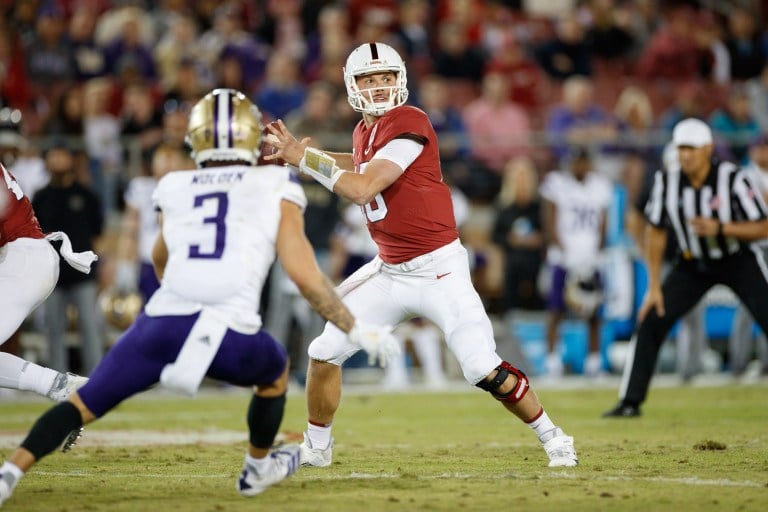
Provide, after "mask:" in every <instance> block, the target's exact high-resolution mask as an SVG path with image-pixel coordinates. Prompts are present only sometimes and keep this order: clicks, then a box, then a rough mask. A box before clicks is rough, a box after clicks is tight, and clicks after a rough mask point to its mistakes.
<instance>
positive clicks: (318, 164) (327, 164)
mask: <svg viewBox="0 0 768 512" xmlns="http://www.w3.org/2000/svg"><path fill="white" fill-rule="evenodd" d="M299 170H300V171H301V172H303V173H305V174H308V175H310V176H311V177H312V178H313V179H314V180H315V181H317V182H318V183H319V184H321V185H322V186H324V187H325V188H327V189H328V190H330V191H331V192H333V187H334V186H335V185H336V182H337V181H339V178H341V175H342V174H344V173H345V172H347V171H345V170H343V169H339V168H338V167H337V166H336V159H335V158H333V157H332V156H330V155H328V154H326V153H323V152H322V151H320V150H319V149H315V148H311V147H308V148H307V149H306V150H305V151H304V157H303V158H302V159H301V162H299Z"/></svg>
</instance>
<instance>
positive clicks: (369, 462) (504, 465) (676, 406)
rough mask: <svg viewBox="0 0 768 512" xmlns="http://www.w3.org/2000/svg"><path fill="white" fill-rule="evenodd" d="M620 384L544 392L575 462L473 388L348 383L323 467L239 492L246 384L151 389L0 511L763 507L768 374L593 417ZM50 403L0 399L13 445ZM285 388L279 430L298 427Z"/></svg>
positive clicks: (300, 415) (293, 400)
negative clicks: (558, 457)
mask: <svg viewBox="0 0 768 512" xmlns="http://www.w3.org/2000/svg"><path fill="white" fill-rule="evenodd" d="M615 389H616V388H615V387H610V388H608V387H603V388H600V389H594V388H588V387H583V386H582V387H581V388H580V389H570V390H569V389H566V390H559V389H558V390H556V389H543V390H540V391H539V396H540V398H541V399H542V401H543V402H544V404H545V406H546V408H547V410H548V411H549V413H550V416H552V417H553V419H554V420H555V421H556V422H557V423H559V424H560V425H561V426H562V427H563V428H564V429H565V430H566V432H567V433H569V434H571V435H573V436H574V437H575V441H576V448H577V451H578V453H579V460H580V464H579V466H578V467H577V468H557V469H550V468H548V467H547V457H546V454H545V453H544V451H543V450H542V449H541V447H540V445H539V444H538V442H537V441H536V438H535V436H534V434H533V432H532V431H530V430H529V429H528V428H526V427H525V426H524V425H523V424H521V423H520V422H518V421H516V420H515V419H514V418H513V417H512V416H511V415H509V414H507V413H506V412H505V411H504V410H503V409H502V407H501V406H500V405H498V404H496V403H494V401H493V400H490V399H489V398H488V396H487V395H486V394H485V393H482V392H480V391H479V390H473V389H467V390H466V391H456V392H440V393H427V392H423V393H412V394H377V393H366V392H364V391H363V392H360V391H358V392H354V393H352V392H350V393H348V394H346V395H345V396H344V399H343V402H342V408H341V410H340V411H339V414H338V415H337V417H336V422H335V426H334V436H335V438H336V445H335V449H334V462H333V464H332V466H331V467H330V468H323V469H319V468H302V469H301V470H300V471H299V472H298V473H297V474H296V475H294V476H293V477H292V478H291V479H289V480H286V481H285V482H283V483H281V484H280V485H278V486H275V487H273V488H271V489H269V490H268V491H267V492H265V493H264V494H262V495H261V496H258V497H256V498H249V499H248V498H243V497H241V496H239V495H238V494H237V493H236V491H235V489H234V485H235V479H236V477H237V475H238V474H239V472H240V469H241V465H242V458H243V453H244V450H245V441H244V440H245V439H246V428H245V419H244V418H245V409H246V407H247V403H248V395H247V392H245V391H244V390H234V391H232V390H229V391H226V392H220V393H214V392H209V391H206V392H204V393H202V394H201V396H199V397H198V398H196V399H186V398H179V397H175V396H172V395H168V394H165V393H158V392H152V393H148V394H146V395H142V396H140V397H136V398H134V399H133V400H131V401H129V402H127V403H125V404H123V405H122V406H121V407H120V408H119V409H118V410H115V411H113V412H112V413H111V414H109V415H108V416H107V417H105V418H104V419H103V420H101V421H99V422H97V423H95V424H93V425H91V426H90V427H89V428H88V429H87V430H86V437H85V438H84V439H83V440H82V441H81V443H80V444H79V445H78V446H77V447H76V448H75V449H74V450H73V451H71V452H69V453H67V454H62V453H55V454H52V455H51V456H49V457H48V458H46V459H44V460H43V461H42V462H41V463H40V464H38V465H37V466H36V467H35V468H34V469H33V470H32V471H31V472H30V474H29V475H27V476H26V477H25V478H24V480H23V481H22V482H21V484H20V485H19V487H18V488H17V489H16V492H15V493H14V496H13V497H12V499H11V500H10V501H9V502H7V503H6V504H5V505H4V506H3V510H8V511H25V512H35V511H62V512H64V511H67V512H74V511H109V512H121V511H152V512H162V511H166V510H168V511H216V512H220V511H245V510H249V511H252V510H260V511H326V510H327V511H364V512H376V511H453V510H457V511H462V512H464V511H475V510H478V511H480V510H482V511H506V510H514V511H529V510H530V511H550V510H552V511H560V510H562V511H566V510H567V511H569V512H570V511H594V510H606V511H643V512H648V511H659V510H674V511H677V512H686V511H696V512H704V511H761V512H763V511H766V510H768V397H767V396H766V394H767V393H766V392H768V386H766V384H765V383H764V382H763V383H762V384H755V385H739V384H726V385H720V386H716V387H704V386H696V387H664V388H655V389H653V390H652V392H651V396H650V400H649V402H648V403H647V404H646V406H645V408H644V416H643V417H642V418H640V419H612V420H607V419H602V418H600V413H601V412H602V411H604V410H605V409H607V408H608V407H609V406H611V405H613V403H614V401H615V397H616V391H615ZM49 405H50V404H48V403H47V402H44V401H42V399H36V398H32V397H30V398H29V400H28V401H26V400H23V401H21V400H15V401H4V402H2V401H0V447H1V448H0V455H1V456H3V457H5V456H7V455H8V454H9V453H10V452H11V450H12V447H13V446H14V445H16V444H17V443H18V442H19V441H20V440H21V439H22V438H23V436H24V433H25V432H26V431H27V429H28V428H29V426H30V425H31V423H32V422H33V421H34V420H35V419H36V418H37V416H38V415H39V414H40V413H41V412H42V411H44V410H45V409H46V408H47V407H49ZM304 411H305V405H304V399H303V396H302V395H301V394H298V393H297V394H291V396H290V397H289V401H288V409H287V414H286V418H285V421H284V423H283V430H284V431H285V432H288V433H289V435H291V434H292V433H298V432H301V431H302V430H303V428H304V425H305V412H304Z"/></svg>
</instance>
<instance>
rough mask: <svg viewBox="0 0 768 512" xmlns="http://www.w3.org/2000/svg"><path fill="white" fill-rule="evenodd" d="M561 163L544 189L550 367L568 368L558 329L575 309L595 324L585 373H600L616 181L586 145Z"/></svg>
mask: <svg viewBox="0 0 768 512" xmlns="http://www.w3.org/2000/svg"><path fill="white" fill-rule="evenodd" d="M561 168H562V170H559V171H553V172H550V173H549V174H547V176H546V178H545V179H544V181H543V183H542V184H541V189H540V192H541V196H542V197H543V198H544V199H545V201H544V208H543V212H544V223H543V225H544V232H545V236H546V240H547V265H548V273H549V279H548V284H549V289H548V290H547V291H548V293H547V309H548V310H549V313H550V316H549V321H548V323H547V344H548V347H549V355H548V356H547V373H548V375H549V376H551V377H558V376H560V375H562V373H563V361H562V356H561V353H560V351H559V347H558V339H559V332H558V330H559V327H560V324H561V322H562V321H563V320H564V319H565V317H566V315H567V314H568V313H569V312H570V313H573V314H576V315H577V316H579V317H581V318H583V319H584V320H586V321H587V324H588V326H589V353H588V355H587V360H586V366H585V373H587V374H588V375H591V376H595V375H598V374H599V373H600V372H601V370H602V359H601V356H600V314H599V309H600V306H601V305H602V302H603V297H602V277H601V275H600V267H599V265H600V261H601V258H600V254H601V251H602V249H603V247H604V246H605V234H606V210H607V209H608V206H609V205H610V203H611V196H612V187H611V184H610V182H609V181H608V180H606V179H605V178H603V177H601V176H599V175H598V174H597V173H595V172H594V171H593V163H592V160H591V158H590V156H589V152H588V151H587V149H586V148H583V147H576V148H575V149H573V150H572V152H571V153H570V154H569V155H568V158H566V159H564V160H563V165H562V167H561Z"/></svg>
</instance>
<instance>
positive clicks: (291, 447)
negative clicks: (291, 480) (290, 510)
mask: <svg viewBox="0 0 768 512" xmlns="http://www.w3.org/2000/svg"><path fill="white" fill-rule="evenodd" d="M300 452H301V450H300V449H299V445H297V444H285V445H283V446H280V447H278V448H273V449H272V450H271V451H270V452H269V455H268V457H269V467H268V468H267V470H266V471H263V472H262V473H261V474H259V472H258V471H257V470H256V468H254V467H253V466H251V465H250V464H248V463H247V462H246V463H245V465H244V466H243V473H242V474H241V475H240V478H238V479H237V485H236V488H237V491H238V492H239V493H240V494H242V495H243V496H256V495H257V494H261V493H262V492H264V491H265V490H267V488H268V487H270V486H272V485H275V484H276V483H278V482H281V481H283V480H285V479H286V478H288V477H289V476H291V475H292V474H294V473H295V472H296V470H297V469H299V453H300Z"/></svg>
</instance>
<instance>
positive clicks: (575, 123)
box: [546, 76, 617, 164]
mask: <svg viewBox="0 0 768 512" xmlns="http://www.w3.org/2000/svg"><path fill="white" fill-rule="evenodd" d="M594 91H595V89H594V85H593V82H592V80H591V79H589V78H587V77H583V76H572V77H570V78H568V79H567V80H566V81H565V82H564V83H563V101H562V103H560V104H559V105H555V106H554V107H552V109H551V110H550V111H549V115H548V117H547V125H546V131H547V136H548V137H549V140H550V143H551V145H552V151H553V153H554V155H555V158H556V159H558V160H559V159H561V158H563V157H564V156H566V155H567V154H568V152H569V147H570V146H598V147H600V148H602V147H605V146H606V145H607V144H609V143H611V142H613V141H614V140H615V139H616V136H617V129H616V123H615V122H614V121H613V119H611V117H610V116H609V115H608V113H607V112H605V111H604V110H603V109H602V107H600V106H599V105H598V104H597V103H596V102H595V99H594V94H595V92H594ZM598 164H599V162H598Z"/></svg>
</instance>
